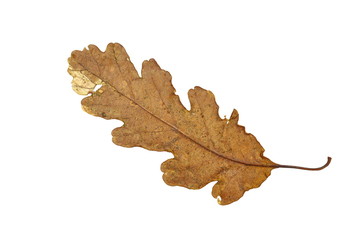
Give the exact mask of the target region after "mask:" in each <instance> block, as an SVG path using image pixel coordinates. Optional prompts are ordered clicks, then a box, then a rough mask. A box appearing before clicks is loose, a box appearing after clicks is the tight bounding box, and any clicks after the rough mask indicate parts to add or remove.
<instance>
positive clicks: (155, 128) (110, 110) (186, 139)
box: [68, 44, 330, 204]
mask: <svg viewBox="0 0 362 240" xmlns="http://www.w3.org/2000/svg"><path fill="white" fill-rule="evenodd" d="M69 65H70V66H69V69H68V72H69V73H70V74H71V75H72V76H73V81H72V85H73V89H74V91H75V92H77V93H78V94H81V95H88V94H91V95H90V96H88V97H86V98H84V99H83V100H82V107H83V109H84V111H86V112H87V113H89V114H92V115H94V116H98V117H102V118H105V119H118V120H121V121H123V122H124V125H123V126H122V127H119V128H116V129H114V130H113V131H112V136H113V142H114V143H115V144H117V145H120V146H124V147H136V146H138V147H143V148H146V149H149V150H152V151H167V152H172V153H173V155H174V158H172V159H169V160H167V161H165V162H164V163H162V165H161V170H162V172H163V173H164V174H163V179H164V181H165V182H166V183H167V184H168V185H171V186H183V187H186V188H189V189H200V188H202V187H204V186H205V185H206V184H208V183H210V182H212V181H217V183H216V184H215V185H214V186H213V189H212V195H213V197H215V198H218V202H219V203H220V204H229V203H232V202H234V201H236V200H238V199H239V198H241V197H242V196H243V194H244V192H245V191H247V190H249V189H252V188H257V187H259V186H260V185H261V184H262V183H263V182H264V181H265V180H266V178H267V177H268V176H269V175H270V173H271V170H272V169H274V168H279V167H289V168H299V169H306V170H320V169H322V168H324V167H326V166H327V165H328V164H329V162H330V158H329V159H328V162H327V164H326V165H325V166H323V167H321V168H315V169H309V168H302V167H295V166H286V165H279V164H275V163H273V162H272V161H270V160H269V159H268V158H266V157H264V156H263V152H264V149H263V147H262V146H261V145H260V143H259V142H258V141H257V139H256V138H255V137H254V136H253V135H252V134H250V133H246V132H245V128H244V127H243V126H240V125H238V120H239V114H238V112H237V111H236V110H234V111H233V112H232V114H231V116H230V119H221V118H220V117H219V114H218V109H219V107H218V105H217V104H216V102H215V97H214V95H213V94H212V92H210V91H207V90H205V89H202V88H201V87H195V88H194V89H191V90H189V92H188V97H189V100H190V103H191V109H190V110H187V109H186V108H185V107H184V106H183V105H182V104H181V102H180V99H179V97H178V96H177V95H176V94H175V89H174V87H173V86H172V84H171V75H170V73H168V72H167V71H164V70H162V69H161V68H160V67H159V66H158V64H157V63H156V61H155V60H154V59H150V60H149V61H144V62H143V64H142V73H141V75H142V76H139V75H138V73H137V71H136V69H135V68H134V66H133V64H132V63H131V61H130V59H129V56H128V55H127V53H126V51H125V49H124V48H123V47H122V46H121V45H120V44H109V45H108V46H107V49H106V51H105V52H102V51H100V50H99V49H98V48H97V47H96V46H94V45H89V49H84V50H83V51H74V52H73V53H72V56H71V57H70V58H69ZM97 85H101V86H102V87H101V88H99V89H98V90H97V91H95V92H93V90H94V88H95V87H96V86H97Z"/></svg>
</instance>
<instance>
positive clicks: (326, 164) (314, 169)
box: [276, 157, 332, 171]
mask: <svg viewBox="0 0 362 240" xmlns="http://www.w3.org/2000/svg"><path fill="white" fill-rule="evenodd" d="M331 161H332V158H331V157H328V160H327V162H326V163H325V164H324V165H323V166H321V167H318V168H307V167H300V166H292V165H277V166H276V168H294V169H300V170H307V171H319V170H322V169H324V168H326V167H328V165H329V164H330V163H331Z"/></svg>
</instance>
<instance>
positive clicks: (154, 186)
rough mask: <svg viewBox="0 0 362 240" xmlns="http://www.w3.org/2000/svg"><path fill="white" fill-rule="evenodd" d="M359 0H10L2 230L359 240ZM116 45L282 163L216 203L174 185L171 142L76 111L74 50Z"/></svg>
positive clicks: (4, 34)
mask: <svg viewBox="0 0 362 240" xmlns="http://www.w3.org/2000/svg"><path fill="white" fill-rule="evenodd" d="M361 12H362V3H361V1H359V0H358V1H357V0H356V1H349V0H343V1H333V0H328V1H321V0H303V1H289V0H285V1H281V0H272V1H271V0H267V1H258V0H252V1H222V3H221V1H179V2H176V1H120V0H118V1H96V2H95V1H57V2H55V1H6V2H5V1H3V2H2V3H1V4H0V24H1V38H0V42H1V44H0V61H1V62H0V63H1V64H0V66H1V74H0V78H1V92H0V104H1V105H0V106H1V108H0V109H1V111H0V114H1V125H0V128H1V129H0V138H1V160H0V239H2V240H8V239H37V240H41V239H62V240H63V239H67V240H68V239H77V240H79V239H87V240H91V239H107V240H111V239H210V240H211V239H249V240H250V239H332V238H333V239H362V234H361V216H362V207H361V202H362V197H361V167H362V157H361V155H362V154H361V152H360V150H361V143H362V140H361V136H362V127H361V123H362V114H361V103H362V94H361V90H362V87H361V81H362V68H361V66H362V14H361ZM109 42H119V43H121V44H122V45H124V47H125V48H126V50H127V51H128V53H129V55H130V57H131V60H132V61H133V63H134V64H135V66H136V68H137V69H138V70H139V69H140V66H141V64H142V61H143V60H145V59H149V58H155V59H156V60H157V61H158V63H159V65H160V66H161V67H162V68H163V69H166V70H168V71H169V72H170V73H171V74H172V75H173V84H174V86H175V88H176V89H177V93H178V94H179V95H180V96H181V99H182V101H183V102H184V104H185V105H186V106H188V102H187V98H186V96H187V91H188V89H190V88H193V87H194V86H196V85H198V86H202V87H203V88H206V89H209V90H212V91H213V93H214V94H215V95H216V99H217V101H218V104H219V106H220V115H221V116H224V115H227V116H230V113H231V111H232V109H233V108H236V109H238V111H239V113H240V121H239V122H240V124H242V125H244V126H246V130H247V131H248V132H251V133H253V134H254V135H255V136H256V137H257V138H258V140H259V141H260V142H261V144H262V145H263V146H264V148H265V149H266V152H265V155H266V156H267V157H269V158H270V159H272V160H273V161H274V162H277V163H280V164H293V165H303V166H307V167H318V166H320V165H323V164H324V162H325V161H326V160H327V156H331V157H332V158H333V161H332V164H331V165H330V166H329V167H328V168H327V169H325V170H323V171H320V172H308V171H300V170H292V169H276V170H273V172H272V175H271V176H270V177H269V178H268V179H267V180H266V181H265V182H264V183H263V185H262V186H261V187H260V188H258V189H253V190H250V191H249V192H247V193H246V194H245V195H244V197H243V198H242V199H240V200H239V201H237V202H235V203H233V204H231V205H228V206H219V205H218V204H217V202H216V200H215V199H214V198H212V196H211V194H210V193H211V188H212V185H213V184H214V183H211V184H209V185H207V186H206V187H205V188H203V189H201V190H197V191H193V190H188V189H185V188H181V187H170V186H167V185H166V184H165V183H164V182H163V181H162V178H161V176H162V173H161V171H160V164H161V163H162V162H163V161H164V160H166V159H168V158H170V157H171V154H169V153H160V152H150V151H147V150H144V149H140V148H130V149H127V148H122V147H118V146H116V145H114V144H113V143H112V141H111V135H110V133H111V130H112V129H113V128H115V127H118V126H120V124H121V122H117V121H115V120H109V121H106V120H104V119H101V118H96V117H93V116H90V115H88V114H86V113H85V112H83V111H82V110H81V107H80V100H81V99H82V97H81V96H78V95H76V94H75V93H74V92H73V91H72V90H71V84H70V82H71V77H70V76H69V75H68V73H67V72H66V70H67V66H68V64H67V58H68V57H69V56H70V53H71V51H73V50H76V49H78V50H81V49H83V47H86V46H87V45H88V44H96V45H98V46H99V47H100V48H101V49H102V50H104V49H105V46H106V45H107V44H108V43H109Z"/></svg>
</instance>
